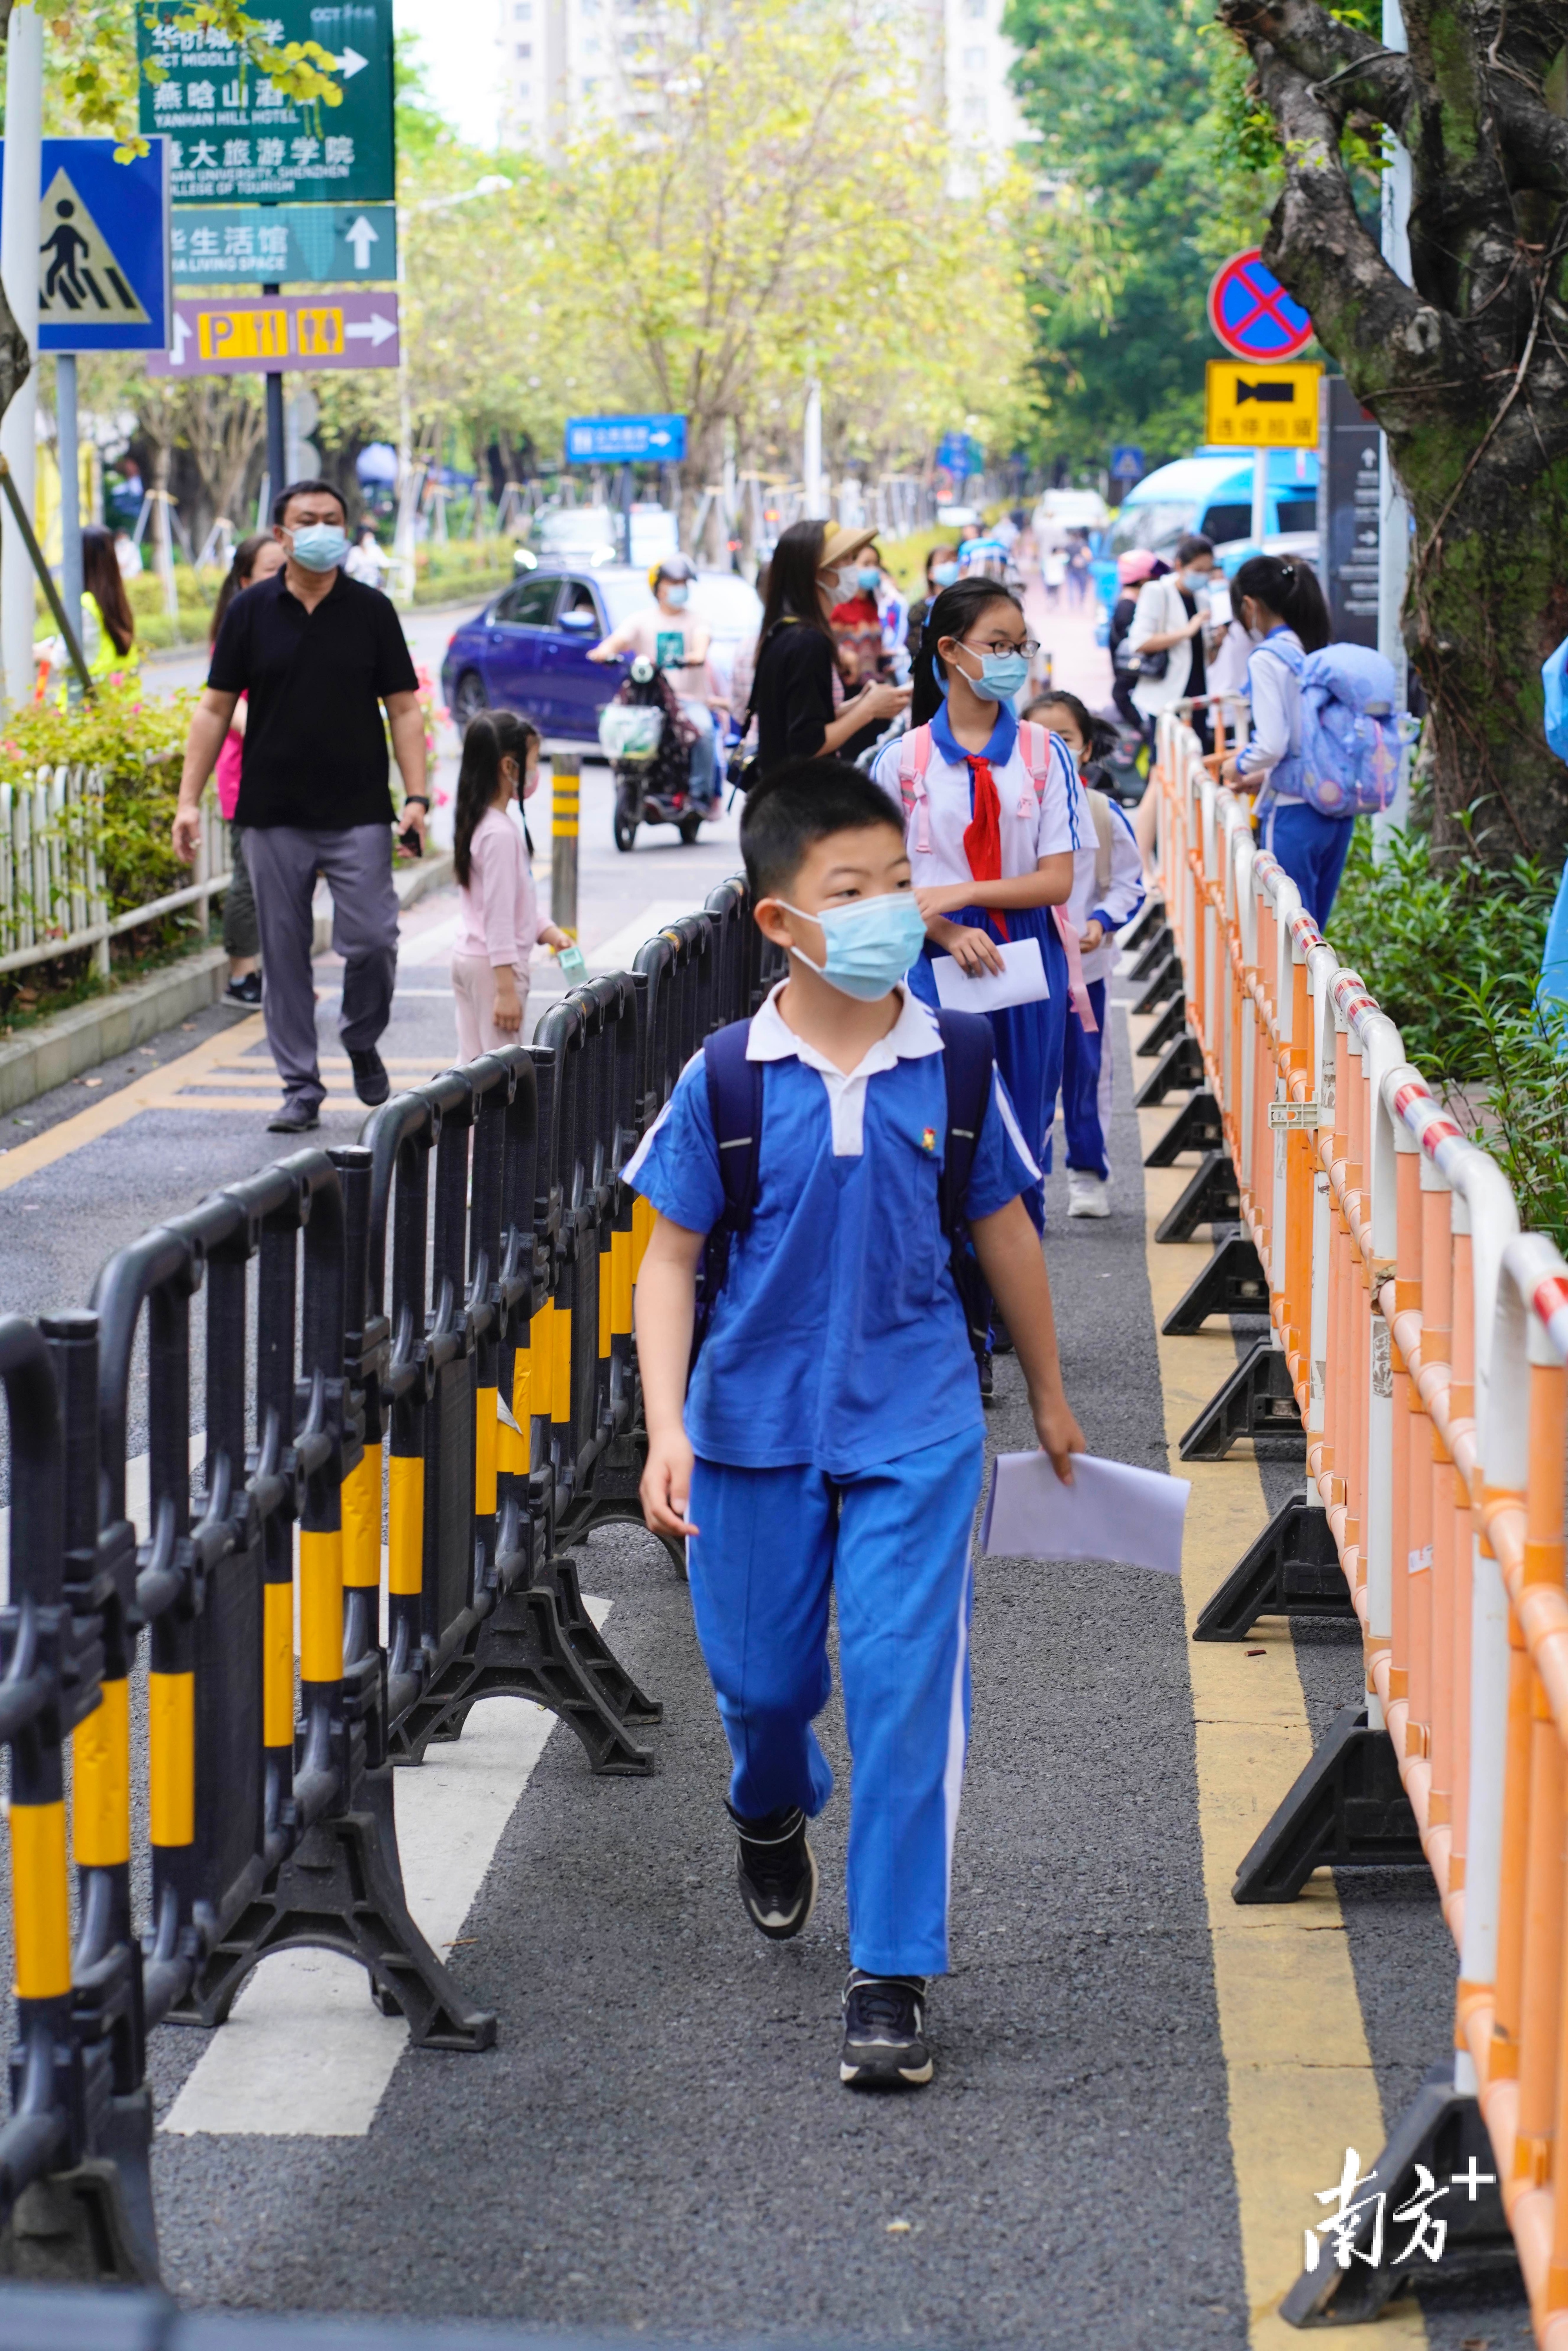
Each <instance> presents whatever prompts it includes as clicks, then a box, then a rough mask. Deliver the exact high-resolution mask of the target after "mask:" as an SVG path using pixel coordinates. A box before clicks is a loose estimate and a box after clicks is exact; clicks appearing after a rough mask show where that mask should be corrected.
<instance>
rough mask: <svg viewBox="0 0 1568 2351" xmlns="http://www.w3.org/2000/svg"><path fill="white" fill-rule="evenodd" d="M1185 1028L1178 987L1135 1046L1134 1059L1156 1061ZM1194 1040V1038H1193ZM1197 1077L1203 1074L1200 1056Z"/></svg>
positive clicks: (1200, 1057)
mask: <svg viewBox="0 0 1568 2351" xmlns="http://www.w3.org/2000/svg"><path fill="white" fill-rule="evenodd" d="M1185 1029H1186V998H1184V997H1183V995H1182V994H1181V992H1180V990H1179V989H1178V990H1177V992H1176V995H1175V996H1173V997H1172V998H1171V1000H1170V1002H1169V1003H1168V1004H1167V1005H1166V1008H1165V1010H1164V1011H1163V1012H1162V1013H1161V1015H1160V1017H1159V1019H1157V1020H1156V1021H1155V1025H1154V1027H1153V1028H1152V1029H1150V1030H1149V1031H1148V1034H1147V1035H1146V1036H1145V1039H1144V1041H1143V1043H1142V1044H1141V1045H1140V1046H1139V1047H1138V1048H1137V1050H1136V1052H1135V1054H1134V1060H1137V1061H1157V1060H1158V1059H1159V1057H1160V1055H1161V1054H1162V1053H1164V1052H1165V1051H1166V1050H1167V1048H1168V1047H1169V1046H1170V1045H1172V1044H1173V1043H1174V1042H1175V1041H1176V1039H1177V1038H1179V1037H1180V1036H1181V1035H1182V1034H1183V1033H1184V1031H1185ZM1194 1041H1195V1042H1196V1040H1194ZM1197 1074H1198V1076H1199V1078H1201V1077H1202V1075H1203V1062H1202V1056H1201V1055H1199V1057H1198V1071H1197Z"/></svg>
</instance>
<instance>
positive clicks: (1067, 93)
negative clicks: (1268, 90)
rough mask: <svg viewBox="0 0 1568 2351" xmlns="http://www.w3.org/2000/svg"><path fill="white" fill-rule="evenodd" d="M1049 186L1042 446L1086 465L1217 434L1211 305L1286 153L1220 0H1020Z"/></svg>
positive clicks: (1173, 452)
mask: <svg viewBox="0 0 1568 2351" xmlns="http://www.w3.org/2000/svg"><path fill="white" fill-rule="evenodd" d="M1006 30H1007V31H1008V33H1009V37H1011V38H1012V40H1014V41H1015V42H1016V43H1017V44H1018V47H1019V65H1018V68H1017V70H1016V73H1015V77H1014V78H1015V82H1016V84H1017V87H1018V89H1019V97H1020V99H1021V102H1022V105H1023V108H1024V111H1025V113H1026V115H1027V116H1028V119H1029V120H1030V125H1031V127H1032V128H1033V130H1034V131H1036V133H1037V134H1038V138H1039V142H1040V143H1039V146H1038V148H1037V150H1036V151H1035V152H1036V154H1037V156H1038V159H1039V163H1040V170H1041V172H1042V175H1043V187H1042V191H1041V195H1040V203H1039V205H1038V208H1037V210H1036V213H1035V216H1034V221H1033V234H1032V235H1031V239H1030V251H1029V256H1028V262H1029V270H1030V296H1031V308H1032V312H1033V322H1034V327H1035V337H1036V362H1035V364H1036V373H1037V377H1038V381H1039V405H1040V414H1041V424H1040V433H1041V442H1042V447H1043V448H1044V450H1045V451H1047V452H1048V453H1049V454H1051V455H1065V456H1067V457H1068V458H1069V459H1070V461H1071V462H1072V463H1073V464H1074V465H1100V464H1103V462H1104V455H1105V448H1106V444H1107V443H1108V442H1110V441H1113V440H1118V441H1119V440H1125V441H1134V442H1138V443H1140V444H1142V445H1143V446H1144V448H1145V450H1146V452H1147V454H1148V457H1149V461H1150V463H1151V464H1158V463H1160V462H1161V461H1163V460H1164V459H1166V458H1167V457H1173V456H1177V455H1185V454H1186V451H1187V450H1188V449H1190V448H1192V447H1193V446H1194V444H1196V443H1197V442H1198V441H1199V440H1201V438H1202V433H1203V369H1204V361H1205V360H1207V359H1209V358H1211V357H1213V356H1214V351H1215V346H1214V342H1213V339H1212V337H1211V335H1210V333H1209V330H1208V325H1207V317H1206V313H1205V308H1204V301H1205V296H1206V293H1207V287H1208V280H1209V278H1210V277H1211V276H1212V274H1213V272H1214V269H1215V267H1216V266H1217V265H1218V262H1219V261H1221V260H1222V259H1223V258H1224V257H1225V256H1226V255H1227V253H1229V252H1233V251H1235V250H1236V249H1237V248H1238V247H1239V246H1245V245H1248V244H1251V243H1255V242H1257V241H1258V239H1259V238H1260V235H1261V234H1262V230H1263V225H1264V222H1265V218H1266V215H1267V209H1268V205H1269V204H1270V201H1271V198H1272V193H1273V190H1272V186H1271V185H1270V183H1269V181H1268V180H1267V179H1264V180H1261V181H1260V180H1259V179H1257V178H1256V177H1255V176H1252V175H1249V172H1247V171H1246V170H1245V169H1244V168H1243V166H1244V165H1245V164H1248V163H1258V162H1269V161H1270V159H1271V156H1272V145H1271V126H1270V125H1269V124H1268V123H1267V118H1266V117H1260V116H1258V115H1257V113H1256V112H1255V110H1253V109H1252V108H1251V107H1250V105H1249V101H1248V100H1247V99H1246V96H1245V92H1244V89H1243V86H1242V74H1241V70H1240V67H1239V63H1238V61H1237V59H1236V57H1235V55H1234V52H1233V50H1232V48H1231V45H1230V44H1229V43H1228V42H1225V41H1223V40H1222V39H1221V38H1219V37H1218V36H1217V32H1216V27H1215V26H1214V22H1213V12H1212V8H1211V6H1210V5H1209V0H1010V5H1009V11H1008V15H1007V18H1006Z"/></svg>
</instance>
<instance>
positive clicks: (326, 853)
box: [245, 824, 398, 1108]
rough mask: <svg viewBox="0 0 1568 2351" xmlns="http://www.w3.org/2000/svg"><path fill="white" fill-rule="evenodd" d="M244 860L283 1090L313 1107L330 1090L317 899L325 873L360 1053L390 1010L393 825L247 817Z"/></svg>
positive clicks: (342, 1017)
mask: <svg viewBox="0 0 1568 2351" xmlns="http://www.w3.org/2000/svg"><path fill="white" fill-rule="evenodd" d="M245 854H246V864H247V865H248V866H249V868H250V884H251V889H252V891H253V892H254V893H255V896H256V926H257V929H258V930H259V932H260V935H261V963H262V994H261V1008H262V1013H263V1015H264V1017H265V1019H266V1021H267V1043H268V1045H269V1046H270V1047H271V1048H272V1058H273V1060H274V1061H276V1062H277V1074H278V1076H279V1077H280V1078H281V1079H282V1081H283V1092H284V1095H285V1098H286V1099H287V1100H288V1101H290V1102H308V1103H309V1104H310V1105H311V1107H312V1108H315V1107H316V1106H317V1105H318V1104H319V1102H320V1101H321V1099H322V1097H323V1095H324V1094H325V1092H326V1091H327V1090H326V1088H325V1087H324V1086H323V1084H322V1083H321V1074H320V1071H319V1068H318V1066H317V1061H316V995H315V987H314V985H313V982H312V978H311V972H310V948H311V938H312V920H311V914H310V900H311V897H312V895H313V893H314V892H315V888H316V877H317V875H318V874H320V875H321V876H322V878H323V879H324V880H325V882H326V884H327V887H328V889H329V891H330V892H331V893H332V948H333V952H334V953H335V954H337V955H340V956H342V958H343V962H344V966H345V969H344V972H343V1002H342V1009H341V1011H340V1014H339V1016H338V1034H339V1036H340V1038H341V1039H342V1040H343V1045H344V1049H345V1050H347V1051H349V1052H350V1053H362V1052H365V1051H367V1050H369V1049H370V1047H371V1046H372V1045H373V1044H374V1043H375V1041H376V1040H377V1038H378V1037H379V1036H380V1035H381V1033H382V1029H384V1028H385V1027H386V1025H387V1022H388V1021H389V1020H390V1019H391V1018H392V988H393V987H394V985H395V983H396V980H397V917H398V904H397V893H396V891H395V890H394V889H393V888H392V832H391V829H390V828H389V827H388V826H386V825H384V824H355V825H350V826H349V827H348V828H347V829H346V830H344V831H336V832H314V831H312V832H307V831H303V830H302V829H301V828H299V827H298V826H295V825H288V824H273V825H247V826H246V834H245Z"/></svg>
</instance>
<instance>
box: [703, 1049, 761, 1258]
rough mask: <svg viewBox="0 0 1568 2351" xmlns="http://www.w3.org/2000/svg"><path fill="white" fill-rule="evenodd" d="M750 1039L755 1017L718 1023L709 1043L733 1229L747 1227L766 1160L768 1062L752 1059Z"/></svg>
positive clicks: (712, 1098) (710, 1096) (706, 1061)
mask: <svg viewBox="0 0 1568 2351" xmlns="http://www.w3.org/2000/svg"><path fill="white" fill-rule="evenodd" d="M750 1040H751V1023H750V1021H749V1020H735V1021H732V1022H731V1023H730V1025H729V1027H728V1028H727V1029H715V1031H714V1033H713V1035H712V1036H711V1037H710V1038H708V1039H707V1040H706V1043H705V1044H704V1046H703V1066H704V1070H705V1071H706V1077H707V1101H708V1115H709V1117H710V1118H711V1119H712V1121H713V1131H714V1138H715V1141H716V1143H717V1144H718V1172H719V1180H720V1182H721V1183H722V1184H723V1186H724V1211H723V1214H722V1216H721V1217H720V1219H719V1221H720V1224H721V1225H722V1226H723V1228H725V1230H726V1231H727V1232H732V1233H744V1232H746V1231H747V1229H748V1228H749V1226H750V1223H751V1212H752V1209H753V1208H754V1207H756V1205H757V1186H758V1170H759V1168H760V1166H761V1162H762V1063H761V1062H760V1061H747V1058H746V1049H747V1045H748V1044H749V1042H750Z"/></svg>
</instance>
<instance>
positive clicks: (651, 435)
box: [566, 416, 686, 465]
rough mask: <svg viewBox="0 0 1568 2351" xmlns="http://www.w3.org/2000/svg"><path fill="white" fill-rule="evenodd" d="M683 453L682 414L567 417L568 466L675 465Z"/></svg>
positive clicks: (684, 451)
mask: <svg viewBox="0 0 1568 2351" xmlns="http://www.w3.org/2000/svg"><path fill="white" fill-rule="evenodd" d="M685 454H686V420H685V417H684V416H569V417H568V418H567V420H566V462H567V464H568V465H606V464H610V465H632V464H635V463H638V462H641V463H642V464H643V465H679V463H680V461H681V459H682V458H683V457H684V456H685Z"/></svg>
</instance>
